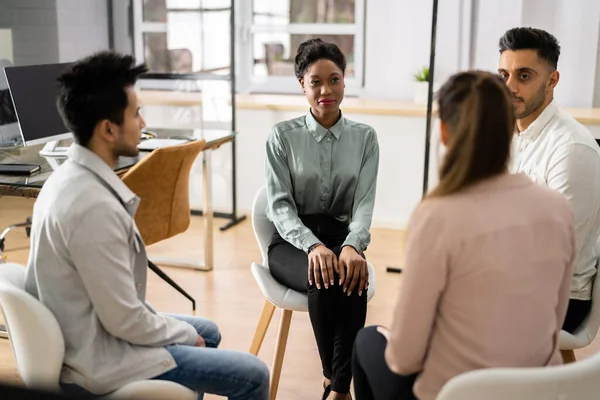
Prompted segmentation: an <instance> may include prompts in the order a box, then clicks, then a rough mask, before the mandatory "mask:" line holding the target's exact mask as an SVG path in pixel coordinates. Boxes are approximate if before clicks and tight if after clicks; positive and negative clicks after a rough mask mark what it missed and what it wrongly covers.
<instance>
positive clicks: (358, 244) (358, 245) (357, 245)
mask: <svg viewBox="0 0 600 400" xmlns="http://www.w3.org/2000/svg"><path fill="white" fill-rule="evenodd" d="M344 246H352V247H354V250H356V252H357V253H358V254H360V253H362V252H363V251H365V250H366V249H365V248H364V247H363V245H362V241H361V240H360V238H359V237H358V235H357V234H355V233H351V234H349V235H348V237H347V238H346V240H345V241H344V244H342V248H344Z"/></svg>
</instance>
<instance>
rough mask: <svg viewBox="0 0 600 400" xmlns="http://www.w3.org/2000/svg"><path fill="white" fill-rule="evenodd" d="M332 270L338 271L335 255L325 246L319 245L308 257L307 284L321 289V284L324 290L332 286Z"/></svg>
mask: <svg viewBox="0 0 600 400" xmlns="http://www.w3.org/2000/svg"><path fill="white" fill-rule="evenodd" d="M333 270H335V271H337V270H338V260H337V257H336V256H335V254H333V252H332V251H331V250H329V249H328V248H327V247H326V246H325V245H319V246H317V247H316V248H315V249H313V251H311V252H310V253H309V255H308V283H309V284H311V285H312V284H313V283H314V285H315V286H316V287H317V289H321V282H323V286H325V289H328V288H329V285H332V286H333V284H334V280H333Z"/></svg>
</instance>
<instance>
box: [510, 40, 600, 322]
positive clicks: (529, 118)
mask: <svg viewBox="0 0 600 400" xmlns="http://www.w3.org/2000/svg"><path fill="white" fill-rule="evenodd" d="M499 48H500V64H499V68H498V73H499V74H500V76H502V77H503V78H504V80H505V81H506V84H507V86H508V88H509V89H510V91H511V93H512V95H513V105H514V108H515V112H516V117H517V131H518V132H517V133H516V134H515V138H514V141H513V157H512V162H511V171H512V172H522V173H525V174H527V175H528V176H529V177H530V178H531V179H532V180H533V181H535V182H537V183H539V184H541V185H545V186H547V187H549V188H552V189H555V190H558V191H559V192H561V193H563V194H564V195H565V196H566V198H567V199H568V200H569V203H570V204H571V208H572V210H573V213H574V216H575V233H576V244H577V250H578V256H577V260H576V263H575V268H574V274H573V280H572V284H571V295H570V301H569V307H568V310H567V316H566V318H565V322H564V325H563V329H564V330H565V331H567V332H573V331H574V330H575V329H577V327H578V326H580V325H581V323H582V322H583V320H584V319H585V317H586V316H587V314H588V313H589V310H590V307H591V296H592V281H593V278H594V276H595V274H596V271H597V261H598V254H596V241H597V239H598V237H599V236H600V148H599V147H598V145H597V143H596V141H595V140H594V138H593V137H592V135H591V133H590V132H589V131H588V130H587V129H586V128H585V127H584V126H583V125H581V124H580V123H578V122H577V121H575V120H574V119H573V118H572V117H571V116H570V115H569V114H567V113H566V112H564V111H562V110H560V109H559V107H558V105H557V104H556V101H555V100H554V88H555V87H556V85H557V84H558V81H559V78H560V74H559V72H558V71H557V64H558V58H559V55H560V45H559V43H558V41H557V40H556V38H555V37H554V36H552V35H551V34H549V33H548V32H546V31H543V30H541V29H534V28H514V29H510V30H508V31H507V32H506V33H505V34H504V35H503V36H502V38H500V41H499ZM539 234H540V235H543V234H544V232H542V231H540V232H539Z"/></svg>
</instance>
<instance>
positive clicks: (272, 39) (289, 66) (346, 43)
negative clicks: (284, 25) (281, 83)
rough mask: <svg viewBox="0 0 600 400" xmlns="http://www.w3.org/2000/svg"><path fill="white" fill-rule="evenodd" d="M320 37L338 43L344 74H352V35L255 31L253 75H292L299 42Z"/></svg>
mask: <svg viewBox="0 0 600 400" xmlns="http://www.w3.org/2000/svg"><path fill="white" fill-rule="evenodd" d="M314 38H321V39H322V40H324V41H326V42H332V43H335V44H336V45H338V47H339V48H340V50H341V51H342V53H344V55H345V56H346V64H347V65H346V76H347V77H353V76H354V35H292V34H289V33H257V34H255V35H254V49H253V52H254V75H255V76H272V75H284V76H294V58H295V56H296V50H297V49H298V46H299V45H300V43H302V42H303V41H305V40H308V39H314Z"/></svg>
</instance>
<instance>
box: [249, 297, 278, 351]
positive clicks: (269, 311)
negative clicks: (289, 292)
mask: <svg viewBox="0 0 600 400" xmlns="http://www.w3.org/2000/svg"><path fill="white" fill-rule="evenodd" d="M274 312H275V306H274V305H273V304H272V303H271V302H270V301H269V300H265V305H264V307H263V310H262V314H260V319H259V320H258V325H257V326H256V331H255V332H254V339H252V345H251V346H250V354H254V355H255V356H256V355H258V352H259V351H260V347H261V346H262V343H263V340H264V339H265V335H266V334H267V329H269V325H270V324H271V318H273V313H274Z"/></svg>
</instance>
